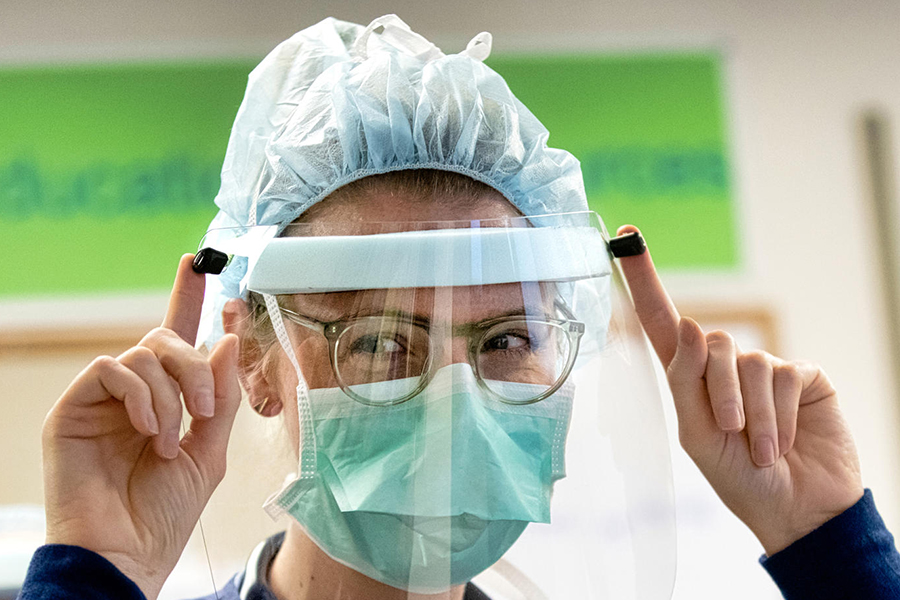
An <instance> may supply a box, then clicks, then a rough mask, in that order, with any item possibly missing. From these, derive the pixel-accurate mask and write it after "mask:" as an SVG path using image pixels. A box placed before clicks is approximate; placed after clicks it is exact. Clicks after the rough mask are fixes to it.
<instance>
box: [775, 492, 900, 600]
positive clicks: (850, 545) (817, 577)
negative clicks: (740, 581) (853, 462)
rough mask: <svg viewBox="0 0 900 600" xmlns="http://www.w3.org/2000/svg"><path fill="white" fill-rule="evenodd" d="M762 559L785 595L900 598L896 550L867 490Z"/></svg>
mask: <svg viewBox="0 0 900 600" xmlns="http://www.w3.org/2000/svg"><path fill="white" fill-rule="evenodd" d="M760 562H761V563H762V565H763V567H765V569H766V571H768V572H769V575H771V576H772V579H774V580H775V583H776V584H777V585H778V587H779V588H780V589H781V593H782V595H783V596H784V597H785V599H786V600H808V599H813V598H815V599H816V600H838V599H841V600H844V599H850V598H852V599H855V600H863V599H864V600H886V599H889V598H890V599H898V598H900V554H898V553H897V549H896V548H895V547H894V537H893V536H892V535H891V534H890V532H889V531H888V530H887V528H886V527H885V525H884V521H882V520H881V516H880V515H879V514H878V511H877V510H876V509H875V501H874V500H873V499H872V492H871V491H870V490H866V491H865V493H864V494H863V497H862V498H861V499H860V500H859V502H857V503H856V504H854V505H853V506H851V507H850V508H848V509H847V510H846V511H844V512H843V513H841V514H840V515H838V516H836V517H835V518H833V519H831V520H830V521H827V522H826V523H825V524H824V525H822V526H821V527H819V528H818V529H816V530H815V531H813V532H812V533H810V534H808V535H806V536H804V537H802V538H800V539H799V540H797V541H796V542H794V543H793V544H791V545H790V546H788V547H787V548H785V549H784V550H782V551H781V552H776V553H775V554H773V555H772V556H770V557H768V558H766V557H765V556H764V557H762V558H761V559H760Z"/></svg>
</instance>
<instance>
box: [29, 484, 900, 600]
mask: <svg viewBox="0 0 900 600" xmlns="http://www.w3.org/2000/svg"><path fill="white" fill-rule="evenodd" d="M282 539H283V537H282V536H281V535H279V536H274V537H273V538H270V539H269V540H268V541H267V542H266V544H265V546H264V547H263V549H262V555H261V557H260V560H259V561H258V565H259V566H258V568H259V569H261V571H260V572H259V573H253V574H250V575H249V576H250V577H251V578H252V579H253V583H251V584H250V588H249V590H248V591H249V594H248V600H274V598H275V596H274V595H273V594H272V593H271V592H270V591H269V589H268V588H267V587H266V586H265V573H264V568H265V566H266V565H268V563H269V561H270V560H271V557H273V556H274V555H275V553H276V552H277V551H278V548H279V547H280V545H281V541H282ZM760 562H761V563H762V565H763V567H765V569H766V570H767V571H768V572H769V575H771V576H772V579H774V580H775V583H776V584H777V585H778V587H779V588H780V589H781V593H782V594H783V595H784V597H785V598H786V599H787V600H813V599H815V600H849V599H854V600H888V599H900V554H898V553H897V550H896V548H895V547H894V538H893V536H892V535H891V534H890V533H889V532H888V530H887V529H886V528H885V526H884V521H882V519H881V516H880V515H879V514H878V511H877V510H876V509H875V503H874V501H873V500H872V493H871V492H870V491H869V490H866V492H865V494H864V495H863V497H862V499H861V500H860V501H859V502H857V503H856V504H854V505H853V506H852V507H850V508H849V509H847V510H846V511H844V512H843V513H842V514H840V515H838V516H837V517H835V518H834V519H831V520H830V521H828V522H827V523H825V524H824V525H822V526H821V527H819V528H818V529H816V530H815V531H813V532H812V533H810V534H809V535H807V536H805V537H803V538H801V539H799V540H797V541H796V542H794V543H793V544H791V545H790V546H788V547H787V548H785V549H784V550H782V551H781V552H778V553H777V554H774V555H772V556H771V557H768V558H766V557H763V558H761V559H760ZM246 577H248V573H246V572H245V573H239V574H237V575H235V576H234V577H233V578H232V579H231V580H230V581H229V582H228V583H227V584H226V585H225V587H223V588H222V589H221V590H219V592H218V597H219V600H238V599H239V596H238V592H239V590H240V588H241V586H242V585H243V584H244V580H245V578H246ZM214 598H215V595H214V594H211V595H209V596H207V597H205V598H204V599H203V600H214ZM19 599H20V600H50V599H53V600H87V599H91V600H145V597H144V594H143V593H141V591H140V590H139V589H138V587H137V586H136V585H135V584H134V583H133V582H132V581H131V580H130V579H128V578H127V577H125V575H123V574H122V572H121V571H119V570H118V569H117V568H116V567H115V566H113V564H112V563H110V562H109V561H108V560H106V559H105V558H103V557H102V556H100V555H98V554H95V553H94V552H91V551H90V550H85V549H84V548H79V547H78V546H64V545H59V544H51V545H47V546H41V547H40V548H38V550H37V551H36V552H35V553H34V557H33V558H32V559H31V565H30V566H29V567H28V574H27V576H26V578H25V583H24V584H23V587H22V591H21V593H20V595H19ZM465 600H488V598H487V596H485V595H484V594H483V593H482V592H481V591H480V590H479V589H478V588H476V587H475V586H474V585H471V584H470V585H469V586H468V587H467V588H466V596H465Z"/></svg>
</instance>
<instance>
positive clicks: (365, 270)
mask: <svg viewBox="0 0 900 600" xmlns="http://www.w3.org/2000/svg"><path fill="white" fill-rule="evenodd" d="M607 242H608V236H607V234H606V232H605V230H604V228H603V225H602V222H601V221H600V219H599V217H598V216H597V215H596V214H595V213H591V212H581V213H567V214H558V215H542V216H532V217H521V218H508V219H498V220H481V221H478V220H467V221H447V222H414V223H410V222H389V223H358V222H353V223H350V222H336V223H329V222H315V223H310V224H292V225H290V226H288V227H287V228H284V229H283V230H281V229H279V228H278V227H275V226H272V227H266V226H254V227H243V228H233V229H219V230H210V232H209V233H208V234H207V236H206V238H205V239H204V242H203V244H202V245H203V247H208V248H213V249H215V250H217V251H219V252H221V253H224V254H226V255H229V256H230V260H232V261H233V260H242V261H246V267H247V268H246V275H245V276H244V278H243V280H242V282H241V285H242V288H243V290H244V291H245V292H249V293H252V294H253V298H254V301H255V303H256V307H257V308H256V309H255V310H257V311H258V312H259V314H260V315H262V316H263V319H262V321H264V322H265V323H266V327H267V328H269V329H268V331H269V334H270V340H271V344H272V345H273V347H272V351H273V352H274V353H277V355H278V357H279V361H278V364H279V365H281V368H280V370H278V371H277V377H280V378H281V379H280V381H282V383H283V386H284V387H285V388H286V389H289V390H290V398H288V399H287V400H289V401H290V402H291V403H292V406H291V407H290V409H287V408H286V409H285V411H284V415H285V418H286V419H289V420H291V421H290V422H289V423H286V425H287V429H289V430H291V431H292V432H294V433H293V435H292V436H289V437H290V439H292V440H293V442H292V443H293V444H295V447H294V448H293V450H294V453H293V457H294V462H293V465H292V468H291V469H290V470H287V471H285V472H282V473H278V476H280V477H284V476H287V478H286V479H285V480H284V482H283V483H282V484H281V487H280V488H278V489H270V490H269V492H271V495H270V496H269V497H268V498H267V500H266V501H265V510H266V512H267V513H268V514H269V515H270V516H272V517H275V518H279V517H289V518H291V519H293V520H294V521H296V523H298V524H299V525H300V527H301V528H302V530H303V531H304V532H305V534H306V535H307V536H308V537H309V539H311V540H312V541H313V542H314V543H315V544H316V546H318V547H319V548H320V549H321V550H322V551H324V552H325V554H327V555H328V556H329V557H331V558H332V559H334V560H336V561H337V562H339V563H341V564H344V565H347V566H349V567H351V568H352V569H354V570H356V571H358V572H360V573H362V574H364V575H366V576H368V577H370V578H372V579H374V580H376V581H379V582H381V583H384V584H387V585H389V586H392V587H394V588H397V589H398V590H406V591H407V592H408V594H409V596H410V597H411V596H413V595H415V596H416V597H421V595H422V594H425V595H427V594H438V593H441V592H446V591H447V590H448V589H452V588H454V587H455V586H459V585H463V584H465V583H466V582H469V581H473V582H474V583H475V584H476V585H478V586H479V587H480V588H481V589H482V590H483V591H484V592H485V593H487V594H488V596H490V597H491V598H493V599H495V600H499V599H506V598H508V599H518V598H529V599H532V598H534V599H543V598H550V599H556V598H559V599H562V598H600V599H623V598H624V599H641V600H663V599H666V598H669V596H670V594H671V589H672V584H673V581H674V569H675V528H674V501H673V492H672V481H671V470H670V461H669V451H668V438H667V435H666V430H665V424H664V419H663V412H662V406H661V401H660V393H659V384H658V381H657V379H656V376H655V371H654V368H653V364H652V362H651V358H650V351H649V348H648V346H647V344H646V341H645V338H644V336H643V333H642V331H641V328H640V325H639V323H638V320H637V318H636V316H635V314H634V309H633V306H632V304H631V301H630V298H629V296H628V294H627V291H626V288H625V286H624V284H623V281H622V277H621V274H620V272H619V270H618V267H617V265H616V264H615V262H614V260H613V259H612V257H611V255H610V253H609V250H608V246H607ZM251 305H253V302H251ZM294 404H295V406H294ZM238 435H240V432H238ZM255 443H267V442H266V440H265V439H263V440H257V441H256V442H255ZM266 469H267V465H257V471H264V470H266ZM243 476H244V477H246V478H247V479H248V480H247V481H244V482H241V483H239V484H238V485H237V486H232V487H231V489H232V490H248V489H252V488H255V487H258V485H259V484H258V483H255V482H254V481H253V480H252V477H253V476H254V474H253V473H249V474H243ZM229 477H231V471H229ZM229 477H227V478H226V481H227V480H228V479H229ZM226 487H228V486H226ZM232 495H233V496H234V494H232ZM237 495H238V496H239V495H240V493H238V494H237ZM229 502H233V503H234V504H235V506H240V507H241V509H240V510H246V506H245V505H243V504H241V498H240V497H229V496H228V494H227V491H226V492H225V493H224V495H223V494H222V493H219V492H217V494H216V495H214V496H213V499H212V502H211V505H210V507H209V508H208V512H211V513H213V516H212V517H210V518H209V519H207V517H206V516H204V521H203V522H204V523H205V529H206V531H205V536H206V540H207V542H208V545H209V546H215V545H216V544H217V543H218V542H217V540H218V539H221V538H223V537H227V536H229V535H233V534H229V533H227V532H226V526H225V525H223V524H222V522H223V518H222V515H225V514H229V513H228V509H227V505H228V503H229ZM223 507H224V508H223ZM238 512H240V511H239V510H238V511H235V514H236V513H238ZM225 520H230V521H231V522H232V523H233V522H234V521H235V520H239V518H238V519H235V518H233V517H232V518H231V519H225ZM248 550H249V549H248ZM404 597H406V596H404Z"/></svg>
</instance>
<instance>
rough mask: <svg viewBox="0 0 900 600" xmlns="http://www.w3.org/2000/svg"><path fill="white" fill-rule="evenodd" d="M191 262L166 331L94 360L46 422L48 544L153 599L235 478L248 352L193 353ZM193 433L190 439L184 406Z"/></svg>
mask: <svg viewBox="0 0 900 600" xmlns="http://www.w3.org/2000/svg"><path fill="white" fill-rule="evenodd" d="M192 259H193V256H191V255H186V256H184V257H182V259H181V263H180V264H179V267H178V274H177V276H176V280H175V286H174V288H173V290H172V296H171V297H170V299H169V307H168V310H167V312H166V318H165V321H164V322H163V325H162V327H159V328H157V329H154V330H153V331H151V332H150V333H148V334H147V335H146V336H145V337H144V339H142V340H141V341H140V343H139V344H138V345H137V346H135V347H133V348H131V349H130V350H128V351H126V352H125V353H123V354H121V355H120V356H118V357H117V358H111V357H108V356H104V357H100V358H98V359H96V360H94V361H93V362H92V363H91V364H90V365H89V366H88V367H87V368H86V369H85V370H84V371H82V372H81V373H80V374H79V375H78V376H77V377H76V378H75V380H74V381H73V382H72V384H71V385H70V386H69V387H68V389H67V390H66V391H65V392H64V393H63V395H62V397H60V399H59V400H58V401H57V402H56V404H55V405H54V406H53V408H52V409H51V410H50V413H49V414H48V415H47V418H46V420H45V421H44V428H43V465H44V496H45V505H46V511H47V540H46V541H47V543H48V544H71V545H76V546H81V547H84V548H87V549H89V550H93V551H94V552H97V553H98V554H100V555H102V556H104V557H105V558H106V559H108V560H109V561H110V562H112V563H113V564H114V565H116V567H118V568H119V569H120V570H121V571H122V572H123V573H124V574H125V575H127V576H128V577H129V578H130V579H132V580H133V581H134V582H135V583H136V584H137V585H138V587H140V588H141V590H142V591H143V592H144V594H145V595H146V596H147V597H148V598H150V599H153V598H155V597H156V596H157V595H158V594H159V590H160V588H161V587H162V585H163V583H164V582H165V580H166V578H167V577H168V575H169V573H170V572H171V571H172V569H173V568H174V567H175V563H176V562H177V561H178V558H179V556H180V555H181V552H182V550H183V549H184V546H185V544H187V541H188V538H189V537H190V535H191V532H192V531H193V529H194V526H195V524H196V523H197V520H198V519H199V517H200V513H201V512H202V511H203V508H204V506H206V503H207V501H208V500H209V497H210V495H211V494H212V492H213V490H214V489H215V488H216V486H217V485H218V483H219V482H220V481H221V480H222V477H223V476H224V475H225V452H226V449H227V446H228V437H229V435H230V433H231V427H232V424H233V423H234V417H235V414H236V412H237V408H238V405H239V404H240V398H241V392H240V387H239V385H238V379H237V352H238V343H237V338H236V337H235V336H234V335H227V336H225V337H224V338H222V340H220V341H219V343H218V344H217V345H216V347H215V348H214V349H213V351H212V352H211V353H210V354H209V356H208V357H205V356H203V355H202V354H201V353H200V352H198V351H197V350H195V349H194V347H193V343H194V339H195V338H196V332H197V326H198V323H199V320H200V307H201V305H202V300H203V292H204V283H205V279H204V276H203V275H199V274H196V273H194V272H193V270H192V269H191V261H192ZM180 394H183V396H184V404H185V406H186V408H187V410H188V412H189V413H190V415H191V417H192V419H191V425H190V429H189V430H188V432H187V433H186V434H185V435H184V436H183V437H182V436H181V435H180V434H181V414H182V402H181V398H180V397H179V396H180Z"/></svg>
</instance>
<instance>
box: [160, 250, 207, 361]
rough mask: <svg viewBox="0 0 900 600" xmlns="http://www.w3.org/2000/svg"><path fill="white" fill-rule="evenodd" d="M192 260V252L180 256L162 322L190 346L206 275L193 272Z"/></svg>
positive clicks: (201, 301)
mask: <svg viewBox="0 0 900 600" xmlns="http://www.w3.org/2000/svg"><path fill="white" fill-rule="evenodd" d="M193 261H194V255H193V254H185V255H184V256H182V257H181V262H179V263H178V272H177V274H176V275H175V284H174V285H173V286H172V294H171V295H170V296H169V306H168V308H166V317H165V319H163V322H162V326H163V327H165V328H166V329H171V330H172V331H174V332H175V333H177V334H178V337H180V338H181V339H183V340H184V341H186V342H187V343H188V344H190V345H192V346H193V345H194V342H196V340H197V327H199V325H200V309H201V308H202V307H203V293H204V291H205V290H206V276H205V275H203V274H201V273H195V272H194V269H193V268H192V264H193Z"/></svg>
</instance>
